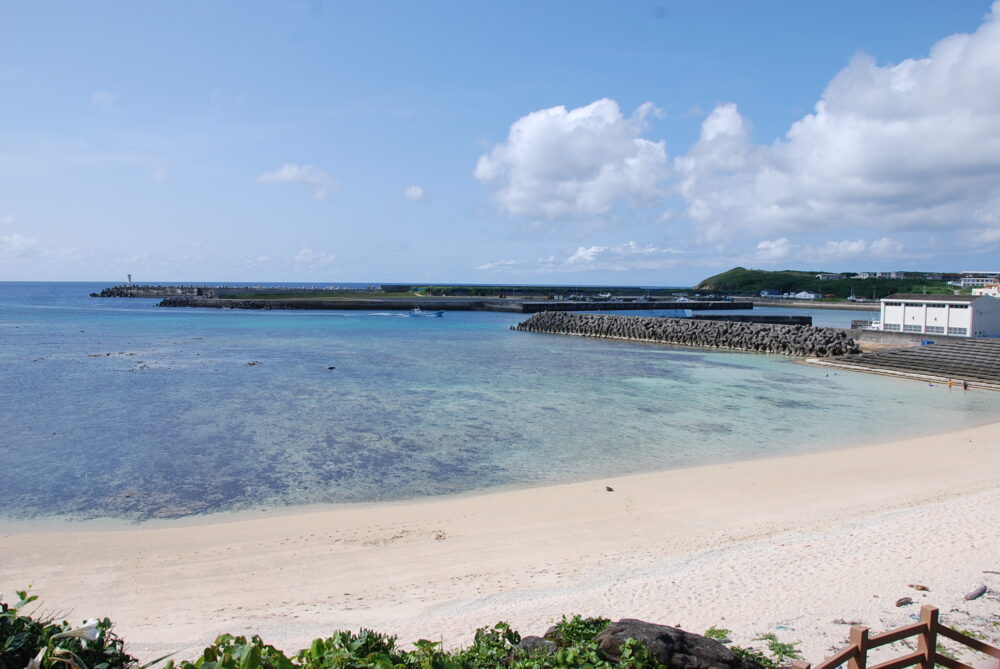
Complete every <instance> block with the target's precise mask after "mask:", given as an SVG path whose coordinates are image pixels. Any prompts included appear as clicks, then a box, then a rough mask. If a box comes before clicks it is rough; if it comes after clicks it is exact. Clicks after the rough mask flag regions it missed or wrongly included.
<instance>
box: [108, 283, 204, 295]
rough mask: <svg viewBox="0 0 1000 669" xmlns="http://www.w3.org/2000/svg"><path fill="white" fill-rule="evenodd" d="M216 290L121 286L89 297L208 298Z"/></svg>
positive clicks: (193, 287)
mask: <svg viewBox="0 0 1000 669" xmlns="http://www.w3.org/2000/svg"><path fill="white" fill-rule="evenodd" d="M215 291H216V288H213V287H211V286H140V285H135V286H132V285H122V286H112V287H111V288H104V289H102V290H101V292H99V293H91V294H90V296H91V297H154V298H155V297H176V296H182V295H183V296H192V297H210V296H213V295H215Z"/></svg>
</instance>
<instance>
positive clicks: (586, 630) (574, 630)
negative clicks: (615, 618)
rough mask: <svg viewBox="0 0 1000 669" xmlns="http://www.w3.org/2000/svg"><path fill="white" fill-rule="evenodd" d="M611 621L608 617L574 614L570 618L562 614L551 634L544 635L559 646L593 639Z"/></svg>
mask: <svg viewBox="0 0 1000 669" xmlns="http://www.w3.org/2000/svg"><path fill="white" fill-rule="evenodd" d="M610 623H611V621H610V620H609V619H608V618H584V617H582V616H579V615H575V616H573V617H572V618H567V617H566V616H563V617H562V619H561V620H559V622H557V623H556V624H555V630H554V631H553V633H552V634H551V635H548V634H547V635H546V637H548V638H550V639H551V640H552V641H555V642H556V643H557V644H559V646H569V645H572V644H574V643H580V642H583V641H593V640H594V637H596V636H597V635H598V634H600V633H601V632H603V631H604V629H605V628H606V627H607V626H608V625H609V624H610Z"/></svg>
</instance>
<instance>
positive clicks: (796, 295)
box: [788, 290, 823, 300]
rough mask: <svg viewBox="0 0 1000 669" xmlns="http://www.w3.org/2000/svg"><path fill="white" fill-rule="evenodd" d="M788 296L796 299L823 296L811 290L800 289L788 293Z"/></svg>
mask: <svg viewBox="0 0 1000 669" xmlns="http://www.w3.org/2000/svg"><path fill="white" fill-rule="evenodd" d="M788 297H791V298H793V299H796V300H818V299H819V298H821V297H823V294H822V293H814V292H812V291H811V290H802V291H799V292H798V293H794V294H792V295H789V296H788Z"/></svg>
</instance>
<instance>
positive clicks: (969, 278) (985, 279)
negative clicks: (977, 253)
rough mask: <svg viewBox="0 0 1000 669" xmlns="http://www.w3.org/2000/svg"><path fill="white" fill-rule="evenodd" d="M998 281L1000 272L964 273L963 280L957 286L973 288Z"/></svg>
mask: <svg viewBox="0 0 1000 669" xmlns="http://www.w3.org/2000/svg"><path fill="white" fill-rule="evenodd" d="M998 280H1000V272H962V278H961V279H960V280H959V281H958V283H957V284H956V285H959V286H961V287H962V288H973V287H977V286H985V285H986V284H990V283H997V281H998Z"/></svg>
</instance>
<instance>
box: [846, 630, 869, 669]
mask: <svg viewBox="0 0 1000 669" xmlns="http://www.w3.org/2000/svg"><path fill="white" fill-rule="evenodd" d="M850 640H851V645H852V646H854V648H855V649H856V652H855V653H854V657H852V658H851V659H850V660H848V661H847V669H866V667H867V666H868V628H867V627H865V626H864V625H854V626H852V627H851V636H850Z"/></svg>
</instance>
